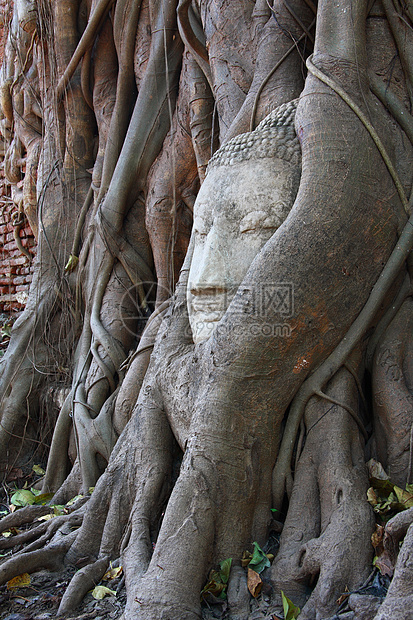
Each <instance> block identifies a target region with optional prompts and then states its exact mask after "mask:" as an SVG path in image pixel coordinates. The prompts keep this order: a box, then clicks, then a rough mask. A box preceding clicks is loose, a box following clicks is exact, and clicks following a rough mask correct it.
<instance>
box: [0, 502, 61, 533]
mask: <svg viewBox="0 0 413 620" xmlns="http://www.w3.org/2000/svg"><path fill="white" fill-rule="evenodd" d="M51 512H52V509H51V508H50V506H25V507H24V508H20V510H16V511H15V512H12V513H11V514H9V515H7V516H6V517H3V519H1V521H0V532H5V531H6V530H9V529H10V528H11V527H21V526H22V525H25V524H26V523H32V522H33V521H35V520H36V519H38V518H39V517H43V516H44V515H47V514H50V513H51Z"/></svg>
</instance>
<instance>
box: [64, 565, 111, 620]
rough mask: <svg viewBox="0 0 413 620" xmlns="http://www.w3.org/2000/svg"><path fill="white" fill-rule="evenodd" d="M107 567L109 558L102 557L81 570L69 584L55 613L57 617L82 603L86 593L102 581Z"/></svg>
mask: <svg viewBox="0 0 413 620" xmlns="http://www.w3.org/2000/svg"><path fill="white" fill-rule="evenodd" d="M108 566H109V558H108V557H104V558H101V559H100V560H96V562H94V563H93V564H88V565H87V566H84V567H83V568H81V569H80V570H79V571H78V572H77V573H76V574H75V576H74V577H73V579H72V581H71V582H70V586H69V588H68V589H67V590H66V592H65V593H64V595H63V598H62V600H61V602H60V605H59V609H58V612H57V615H58V616H65V615H67V614H68V613H69V612H70V611H72V610H73V609H76V607H77V606H78V605H79V604H80V603H81V602H82V600H83V597H84V596H85V595H86V593H87V592H88V591H89V590H91V589H92V588H94V586H96V585H97V584H98V583H99V581H100V580H101V579H102V577H103V575H104V574H105V572H106V570H107V568H108Z"/></svg>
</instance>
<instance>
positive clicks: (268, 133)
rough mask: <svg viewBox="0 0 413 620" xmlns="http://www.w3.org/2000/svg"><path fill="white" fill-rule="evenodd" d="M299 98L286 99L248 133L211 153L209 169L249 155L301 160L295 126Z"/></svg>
mask: <svg viewBox="0 0 413 620" xmlns="http://www.w3.org/2000/svg"><path fill="white" fill-rule="evenodd" d="M297 104H298V99H294V100H293V101H289V102H288V103H283V104H282V105H280V106H278V107H277V108H276V109H275V110H273V111H272V112H270V114H268V116H266V117H265V118H264V120H262V121H261V123H260V124H259V125H258V126H257V127H256V129H254V131H250V132H248V133H242V134H240V135H239V136H235V138H232V139H231V140H229V141H228V142H227V143H226V144H224V145H223V146H221V147H220V148H219V149H218V150H217V152H216V153H215V154H214V155H213V156H212V157H211V159H210V160H209V163H208V168H207V173H208V171H209V170H211V168H215V167H217V166H232V165H234V164H236V163H240V162H242V161H247V160H249V159H261V158H263V157H270V158H279V159H284V160H286V161H289V162H291V163H297V164H299V163H300V161H301V148H300V143H299V141H298V138H297V134H296V132H295V127H294V119H295V112H296V109H297Z"/></svg>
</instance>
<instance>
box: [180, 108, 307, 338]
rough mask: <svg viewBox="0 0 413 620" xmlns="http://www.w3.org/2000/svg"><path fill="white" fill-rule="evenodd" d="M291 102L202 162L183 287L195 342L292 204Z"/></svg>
mask: <svg viewBox="0 0 413 620" xmlns="http://www.w3.org/2000/svg"><path fill="white" fill-rule="evenodd" d="M296 106H297V101H291V102H289V103H287V104H283V105H281V106H279V107H278V108H277V109H276V110H274V111H273V112H271V113H270V114H269V115H268V116H267V117H266V118H265V119H264V120H263V121H262V122H261V123H260V124H259V125H258V127H257V128H256V129H255V130H254V131H252V132H249V133H246V134H241V135H239V136H236V137H235V138H233V139H232V140H230V141H229V142H228V143H226V144H225V145H223V146H222V147H221V148H220V149H219V150H218V151H217V152H216V153H215V155H214V156H213V157H212V158H211V160H210V162H209V164H208V168H207V174H206V177H205V180H204V182H203V184H202V186H201V189H200V190H199V193H198V196H197V199H196V202H195V206H194V224H193V236H194V239H193V243H194V251H193V256H192V261H191V267H190V271H189V277H188V287H187V304H188V315H189V323H190V326H191V330H192V334H193V340H194V342H195V343H196V344H197V343H199V342H202V341H204V340H206V339H207V338H209V336H210V335H211V333H212V332H213V330H214V329H215V327H216V326H217V324H218V322H219V321H220V319H221V318H222V317H223V315H224V314H225V312H226V310H227V308H228V306H229V304H230V302H231V300H232V298H233V297H234V295H235V293H236V292H237V289H238V287H239V286H240V284H241V282H242V281H243V279H244V276H245V275H246V273H247V271H248V268H249V266H250V264H251V263H252V261H253V259H254V257H255V256H256V255H257V254H258V253H259V251H260V250H261V248H262V247H263V246H264V245H265V243H266V242H267V241H268V239H269V238H270V237H271V236H272V235H273V234H274V232H275V231H276V230H277V229H278V228H279V227H280V226H281V224H282V223H283V222H284V220H285V219H286V217H287V216H288V214H289V212H290V210H291V207H292V205H293V203H294V200H295V197H296V194H297V191H298V186H299V182H300V175H301V150H300V145H299V142H298V139H297V136H296V133H295V129H294V118H295V111H296Z"/></svg>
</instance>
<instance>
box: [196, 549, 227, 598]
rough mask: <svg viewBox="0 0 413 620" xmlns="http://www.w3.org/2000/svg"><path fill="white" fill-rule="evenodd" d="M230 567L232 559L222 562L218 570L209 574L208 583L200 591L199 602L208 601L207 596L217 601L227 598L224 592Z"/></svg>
mask: <svg viewBox="0 0 413 620" xmlns="http://www.w3.org/2000/svg"><path fill="white" fill-rule="evenodd" d="M231 565H232V558H228V559H226V560H222V562H221V563H220V565H219V570H212V571H211V572H210V574H209V579H208V583H207V584H206V586H205V587H204V588H203V589H202V591H201V601H202V600H208V596H209V595H212V596H213V597H215V598H219V599H225V598H226V597H227V595H226V592H225V591H226V589H227V585H228V580H229V574H230V572H231Z"/></svg>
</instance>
